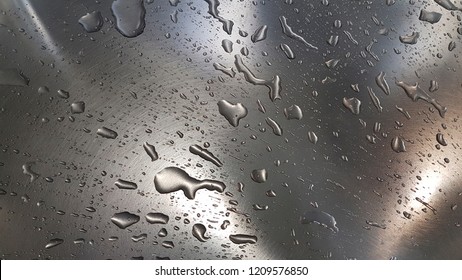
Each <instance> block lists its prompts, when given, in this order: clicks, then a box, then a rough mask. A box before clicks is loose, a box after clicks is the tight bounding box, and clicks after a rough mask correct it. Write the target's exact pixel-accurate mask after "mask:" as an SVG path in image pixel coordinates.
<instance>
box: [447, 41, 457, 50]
mask: <svg viewBox="0 0 462 280" xmlns="http://www.w3.org/2000/svg"><path fill="white" fill-rule="evenodd" d="M455 48H456V42H454V41H451V42H449V45H448V51H450V52H452V51H453V50H454V49H455Z"/></svg>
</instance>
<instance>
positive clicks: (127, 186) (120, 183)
mask: <svg viewBox="0 0 462 280" xmlns="http://www.w3.org/2000/svg"><path fill="white" fill-rule="evenodd" d="M114 184H115V185H116V186H117V187H118V188H119V189H123V190H136V189H137V188H138V186H137V185H136V184H135V183H133V182H130V181H125V180H122V179H117V181H116V182H115V183H114Z"/></svg>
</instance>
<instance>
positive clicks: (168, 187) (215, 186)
mask: <svg viewBox="0 0 462 280" xmlns="http://www.w3.org/2000/svg"><path fill="white" fill-rule="evenodd" d="M154 185H155V187H156V190H157V191H158V192H159V193H172V192H175V191H179V190H182V191H183V193H184V195H185V196H186V197H187V198H189V199H194V198H195V196H196V192H197V191H198V190H200V189H207V190H210V191H218V192H223V191H224V190H225V188H226V186H225V184H223V183H222V182H220V181H215V180H208V179H206V180H202V181H200V180H197V179H195V178H193V177H191V176H189V175H188V173H186V172H185V171H184V170H182V169H179V168H177V167H167V168H164V169H163V170H162V171H160V172H159V173H157V175H156V176H155V177H154Z"/></svg>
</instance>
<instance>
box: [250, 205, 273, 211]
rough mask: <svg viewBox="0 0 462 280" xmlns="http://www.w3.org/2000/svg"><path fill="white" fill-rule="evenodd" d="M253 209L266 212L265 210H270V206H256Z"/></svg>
mask: <svg viewBox="0 0 462 280" xmlns="http://www.w3.org/2000/svg"><path fill="white" fill-rule="evenodd" d="M252 208H253V210H256V211H264V210H268V209H269V206H268V205H260V204H254V205H252Z"/></svg>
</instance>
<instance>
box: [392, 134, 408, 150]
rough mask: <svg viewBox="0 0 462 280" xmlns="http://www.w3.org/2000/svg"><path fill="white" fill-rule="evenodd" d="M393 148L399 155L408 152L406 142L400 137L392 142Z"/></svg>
mask: <svg viewBox="0 0 462 280" xmlns="http://www.w3.org/2000/svg"><path fill="white" fill-rule="evenodd" d="M391 148H392V149H393V151H395V152H397V153H401V152H405V151H406V146H405V145H404V140H403V139H402V138H401V137H399V136H396V137H394V138H393V139H392V140H391Z"/></svg>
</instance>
